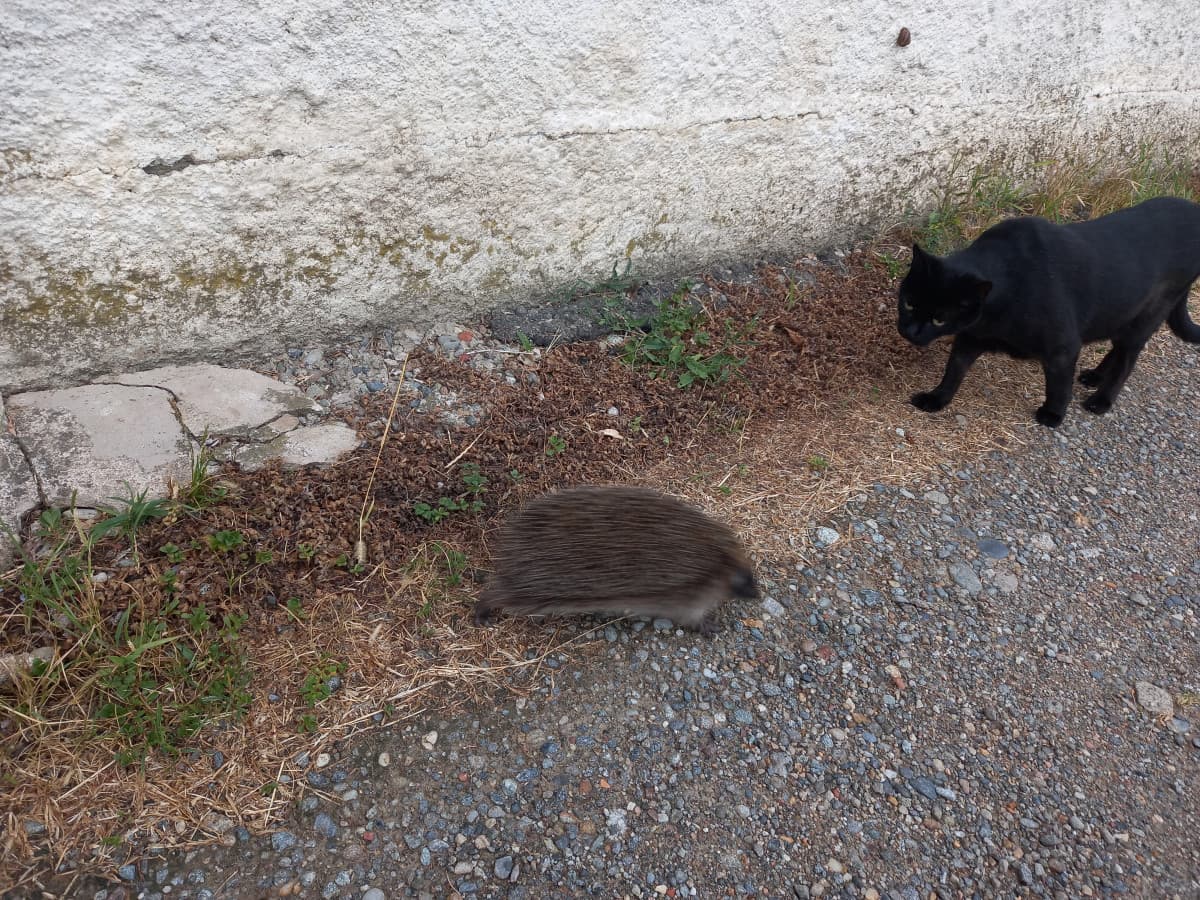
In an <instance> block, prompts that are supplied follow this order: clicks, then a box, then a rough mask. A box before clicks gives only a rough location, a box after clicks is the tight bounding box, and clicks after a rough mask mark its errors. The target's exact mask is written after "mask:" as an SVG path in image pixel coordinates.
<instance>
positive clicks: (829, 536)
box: [816, 527, 841, 547]
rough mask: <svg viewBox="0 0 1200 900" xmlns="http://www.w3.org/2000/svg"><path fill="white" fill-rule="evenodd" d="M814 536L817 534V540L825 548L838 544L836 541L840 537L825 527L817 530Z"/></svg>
mask: <svg viewBox="0 0 1200 900" xmlns="http://www.w3.org/2000/svg"><path fill="white" fill-rule="evenodd" d="M816 534H817V540H818V541H820V542H821V543H822V544H824V545H825V546H827V547H828V546H829V545H830V544H836V543H837V542H838V539H839V538H840V537H841V535H840V534H838V533H837V532H836V531H834V530H833V529H832V528H825V527H821V528H818V529H817V532H816Z"/></svg>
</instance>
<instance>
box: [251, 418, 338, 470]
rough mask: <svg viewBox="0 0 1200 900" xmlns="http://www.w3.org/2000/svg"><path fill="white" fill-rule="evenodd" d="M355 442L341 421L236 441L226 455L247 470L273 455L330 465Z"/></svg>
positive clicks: (286, 462)
mask: <svg viewBox="0 0 1200 900" xmlns="http://www.w3.org/2000/svg"><path fill="white" fill-rule="evenodd" d="M358 444H359V441H358V435H357V434H356V433H355V432H354V429H353V428H350V427H349V426H346V425H343V424H341V423H331V424H328V425H307V426H305V427H303V428H297V429H296V430H295V431H289V432H287V433H286V434H281V435H280V436H279V437H277V438H275V439H274V440H273V441H268V442H267V443H265V444H240V445H237V446H235V447H233V448H232V449H231V452H230V453H229V455H228V458H229V459H232V460H233V461H234V462H236V463H238V464H239V465H240V466H241V467H242V468H243V469H245V470H246V471H247V472H253V471H254V470H256V469H261V468H262V467H263V466H265V465H266V464H267V463H269V462H270V461H271V460H273V459H276V458H278V459H279V460H280V461H281V462H282V463H283V465H285V466H291V467H298V466H311V465H329V464H330V463H334V462H337V460H338V459H340V458H341V457H342V456H343V455H345V454H347V453H349V452H350V451H351V450H355V449H357V447H358Z"/></svg>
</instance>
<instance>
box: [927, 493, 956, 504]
mask: <svg viewBox="0 0 1200 900" xmlns="http://www.w3.org/2000/svg"><path fill="white" fill-rule="evenodd" d="M925 499H926V500H927V501H928V502H929V503H932V504H933V505H934V506H945V505H946V504H947V503H949V502H950V498H949V497H947V496H946V495H945V494H943V493H942V492H941V491H927V492H926V493H925Z"/></svg>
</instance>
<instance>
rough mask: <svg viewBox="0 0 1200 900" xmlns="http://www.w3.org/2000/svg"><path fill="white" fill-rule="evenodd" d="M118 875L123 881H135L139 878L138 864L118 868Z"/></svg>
mask: <svg viewBox="0 0 1200 900" xmlns="http://www.w3.org/2000/svg"><path fill="white" fill-rule="evenodd" d="M117 877H118V878H120V879H121V880H122V881H133V880H134V879H136V878H137V866H135V865H132V864H131V865H124V866H121V868H119V869H117Z"/></svg>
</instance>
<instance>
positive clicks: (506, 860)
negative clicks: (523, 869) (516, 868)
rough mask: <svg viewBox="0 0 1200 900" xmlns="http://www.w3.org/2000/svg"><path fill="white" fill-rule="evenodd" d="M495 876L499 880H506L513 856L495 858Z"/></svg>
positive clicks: (509, 872) (511, 868) (511, 866)
mask: <svg viewBox="0 0 1200 900" xmlns="http://www.w3.org/2000/svg"><path fill="white" fill-rule="evenodd" d="M493 871H494V872H495V873H496V877H497V878H499V879H500V880H501V881H508V879H509V877H510V876H511V875H512V872H513V858H512V857H511V856H502V857H500V858H499V859H498V860H496V865H495V866H494V868H493Z"/></svg>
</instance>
